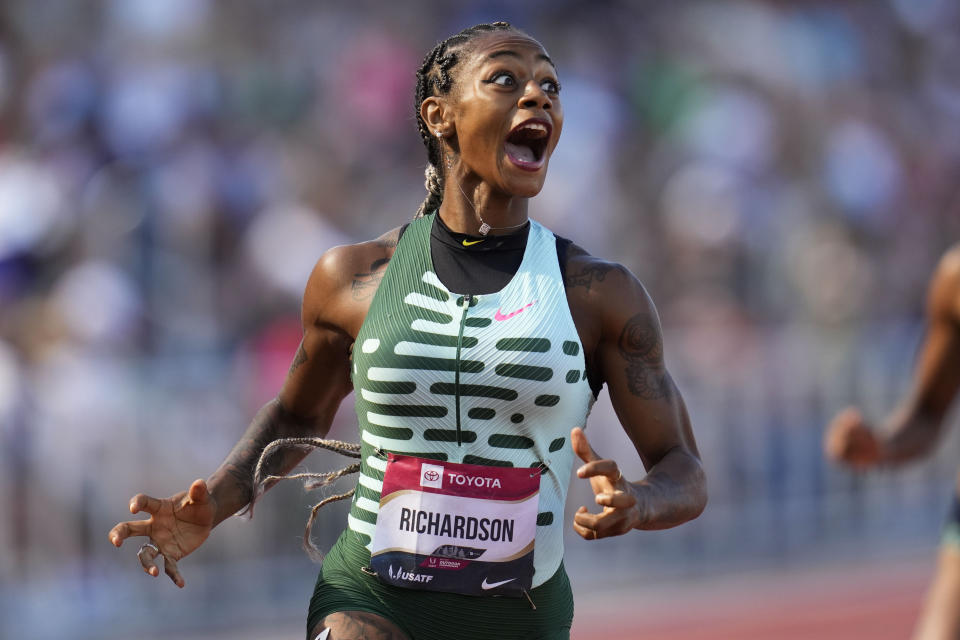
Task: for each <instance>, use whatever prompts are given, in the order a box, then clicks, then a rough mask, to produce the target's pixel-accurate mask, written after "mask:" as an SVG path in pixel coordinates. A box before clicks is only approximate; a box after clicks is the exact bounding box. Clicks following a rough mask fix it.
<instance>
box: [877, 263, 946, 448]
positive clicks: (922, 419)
mask: <svg viewBox="0 0 960 640" xmlns="http://www.w3.org/2000/svg"><path fill="white" fill-rule="evenodd" d="M926 318H927V334H926V337H925V338H924V341H923V345H922V346H921V350H920V358H919V361H918V363H917V368H916V370H915V372H914V376H913V382H912V387H911V390H910V392H909V393H908V394H907V396H906V397H905V398H904V399H903V401H902V402H901V403H900V404H899V406H898V407H897V408H896V409H895V410H894V412H893V413H892V414H891V415H890V417H889V418H888V419H887V420H886V422H885V423H884V425H883V426H882V427H881V428H880V433H879V434H878V436H879V437H878V441H879V442H878V444H879V454H880V462H887V463H900V462H905V461H908V460H911V459H914V458H918V457H921V456H923V455H925V454H926V453H928V452H929V451H930V450H931V449H932V448H933V446H934V445H935V444H936V442H937V439H938V437H939V436H940V433H941V432H942V428H943V424H944V418H945V417H946V414H947V411H948V410H949V409H950V406H951V404H952V401H953V399H954V398H955V397H956V395H957V389H958V388H960V247H957V248H954V249H953V250H952V251H950V252H948V253H947V254H946V255H945V256H944V257H943V259H942V260H941V261H940V264H939V266H938V267H937V270H936V272H935V273H934V275H933V278H932V279H931V283H930V291H929V294H928V298H927V311H926Z"/></svg>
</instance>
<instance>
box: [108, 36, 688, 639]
mask: <svg viewBox="0 0 960 640" xmlns="http://www.w3.org/2000/svg"><path fill="white" fill-rule="evenodd" d="M416 107H417V109H416V116H417V123H418V126H419V130H420V136H421V137H422V139H423V142H424V144H425V145H426V148H427V158H428V160H429V166H428V167H427V188H428V190H429V195H428V197H427V199H426V201H425V202H424V204H423V206H422V207H421V210H420V212H419V213H418V215H417V216H416V217H415V219H414V220H413V221H412V222H411V223H409V224H407V225H404V226H403V227H401V228H398V229H394V230H393V231H390V232H388V233H386V234H384V235H383V236H381V237H380V238H378V239H376V240H373V241H370V242H363V243H360V244H356V245H351V246H342V247H336V248H334V249H331V250H330V251H328V252H326V253H325V254H324V255H323V256H321V257H320V259H319V261H318V262H317V265H316V267H315V269H314V271H313V273H312V275H311V276H310V279H309V282H308V283H307V286H306V291H305V293H304V299H303V308H302V320H303V328H304V337H303V342H302V343H301V345H300V347H299V349H298V351H297V353H296V356H295V357H294V359H293V364H292V366H291V367H290V372H289V374H288V375H287V379H286V381H285V382H284V384H283V387H282V388H281V390H280V393H279V395H278V397H277V398H276V400H274V401H272V402H270V403H268V404H267V405H266V406H264V407H263V408H262V409H261V410H260V412H259V413H258V414H257V416H256V417H255V418H254V420H253V422H252V424H251V425H250V427H249V428H248V430H247V432H246V433H245V434H244V436H243V437H242V438H241V440H240V442H239V443H238V444H237V445H236V446H235V447H234V449H233V451H231V452H230V454H229V455H228V457H227V459H226V461H225V462H224V463H223V465H222V466H221V467H220V468H219V469H217V471H216V472H214V474H213V475H212V476H210V478H208V479H207V480H206V481H203V480H196V481H195V482H194V483H193V484H192V485H191V486H190V488H189V489H188V490H187V491H185V492H183V493H179V494H177V495H174V496H171V497H170V498H168V499H165V500H160V499H156V498H151V497H148V496H146V495H143V494H140V495H137V496H135V497H134V498H133V499H132V501H131V503H130V511H131V512H132V513H138V512H140V511H146V512H147V513H148V514H150V518H149V519H147V520H139V521H130V522H122V523H120V524H118V525H117V526H116V527H114V528H113V529H112V530H111V531H110V533H109V537H110V540H111V541H112V542H113V544H114V545H116V546H120V544H121V543H122V542H123V540H125V539H126V538H128V537H130V536H149V538H150V541H149V542H148V543H146V544H145V545H144V546H142V547H141V550H140V552H139V553H138V556H139V559H140V563H141V564H142V566H143V569H144V571H146V572H147V573H148V574H150V575H152V576H157V575H159V570H158V568H157V564H156V561H157V557H158V556H163V559H164V570H165V572H166V573H167V575H168V576H170V578H171V579H172V580H173V581H174V582H175V583H176V584H177V585H178V586H181V587H182V586H183V578H182V577H181V575H180V571H179V569H178V567H177V562H178V561H179V560H180V559H181V558H183V557H184V556H186V555H187V554H189V553H190V552H192V551H193V550H194V549H196V548H197V547H198V546H199V545H200V544H201V543H202V542H203V541H204V540H205V539H206V538H207V536H208V535H209V534H210V530H211V529H212V528H213V527H214V526H216V525H217V524H219V523H220V522H221V521H223V520H224V519H225V518H227V517H228V516H230V515H231V514H234V513H236V512H237V511H238V510H239V509H241V508H243V507H245V506H246V505H248V504H249V503H250V501H251V500H252V498H253V495H254V485H253V482H252V476H253V473H252V472H253V469H254V466H255V464H256V463H257V461H258V459H259V457H260V455H261V452H263V450H264V448H265V447H266V446H267V445H268V444H269V443H271V442H272V441H274V440H277V439H282V438H298V437H314V438H322V437H323V436H325V435H326V433H327V431H328V429H329V427H330V424H331V420H332V418H333V415H334V413H335V411H336V410H337V407H338V405H339V404H340V402H341V401H342V400H343V398H344V397H345V396H346V395H347V394H348V393H349V392H350V391H351V390H354V391H355V392H356V409H357V416H358V418H359V426H360V436H361V445H360V446H359V447H357V449H358V453H359V458H360V463H359V466H360V469H359V471H360V477H359V483H358V485H357V487H356V493H355V494H354V495H353V502H352V506H351V511H350V515H349V518H348V523H347V524H348V526H347V529H346V530H345V531H344V532H343V534H342V535H341V536H340V538H339V540H338V541H337V542H336V544H335V545H334V547H333V548H332V549H331V550H330V552H329V553H328V554H327V556H326V558H325V560H324V562H323V567H322V570H321V573H320V577H319V579H318V581H317V586H316V590H315V592H314V596H313V599H312V601H311V604H310V614H309V620H308V627H307V631H308V639H309V640H314V639H316V638H323V639H335V640H346V639H354V640H359V639H372V638H382V639H396V640H400V639H410V640H414V639H417V640H419V639H427V638H438V639H443V640H451V639H458V640H463V639H469V638H496V639H498V640H502V639H504V638H518V639H519V638H522V639H524V640H529V639H531V638H568V637H569V633H570V626H571V621H572V618H573V601H572V597H571V589H570V584H569V582H568V579H567V575H566V573H565V572H564V569H563V563H562V556H563V536H562V527H563V508H564V500H565V496H566V491H567V486H568V484H569V478H570V472H571V465H572V464H573V460H574V455H576V456H577V457H579V458H580V459H581V460H582V461H583V464H582V465H581V466H580V467H579V468H578V469H577V476H578V477H580V478H587V479H589V480H590V484H591V486H592V488H593V491H594V494H595V496H596V500H595V501H596V503H597V504H598V505H600V507H601V509H600V512H599V513H593V512H590V511H588V510H587V508H586V507H580V508H579V509H578V510H577V512H576V513H575V514H574V517H573V523H572V524H573V528H574V530H575V531H576V532H577V533H578V534H580V535H581V536H582V537H583V538H585V539H586V540H589V541H593V540H597V539H600V538H605V537H608V536H617V535H623V534H625V533H627V532H629V531H630V530H632V529H663V528H667V527H673V526H676V525H678V524H680V523H683V522H686V521H688V520H690V519H692V518H695V517H697V515H699V514H700V512H701V511H702V510H703V508H704V506H705V503H706V487H705V478H704V473H703V470H702V467H701V464H700V460H699V454H698V452H697V447H696V444H695V442H694V437H693V433H692V431H691V427H690V421H689V418H688V416H687V412H686V409H685V407H684V403H683V400H682V399H681V397H680V393H679V392H678V391H677V388H676V387H675V386H674V383H673V381H672V379H671V378H670V375H669V374H668V373H667V370H666V368H665V366H664V359H663V344H662V339H661V332H660V323H659V319H658V317H657V313H656V310H655V309H654V305H653V302H652V301H651V300H650V298H649V297H648V295H647V293H646V291H645V290H644V288H643V286H642V285H641V284H640V283H639V282H638V281H637V279H636V278H635V277H634V276H633V275H632V274H631V273H630V272H629V271H628V270H627V269H625V268H624V267H622V266H620V265H617V264H612V263H609V262H606V261H603V260H600V259H598V258H595V257H593V256H590V255H589V254H587V253H586V252H585V251H583V250H582V249H580V248H579V247H577V246H575V245H572V244H571V243H570V242H569V241H566V240H563V239H560V238H557V237H556V236H554V235H553V234H552V233H551V232H550V231H548V230H547V229H545V228H544V227H543V226H541V225H540V224H538V223H537V222H535V221H533V220H530V219H528V217H527V201H528V199H529V198H532V197H533V196H535V195H537V193H539V191H540V189H541V187H542V186H543V182H544V179H545V177H546V171H547V166H548V163H549V160H550V155H551V153H552V152H553V150H554V148H555V147H556V145H557V141H558V139H559V137H560V131H561V127H562V125H563V111H562V109H561V102H560V83H559V81H558V80H557V72H556V69H555V68H554V65H553V63H552V61H551V60H550V57H549V56H548V55H547V53H546V51H545V50H544V48H543V47H542V46H541V45H540V44H539V43H538V42H537V41H536V40H534V39H533V38H531V37H530V36H528V35H526V34H524V33H523V32H521V31H519V30H517V29H515V28H513V27H511V26H510V25H509V24H507V23H503V22H498V23H494V24H485V25H478V26H475V27H471V28H469V29H466V30H464V31H462V32H460V33H458V34H456V35H454V36H452V37H450V38H448V39H447V40H444V41H443V42H441V43H439V44H438V45H437V46H436V47H435V48H434V49H433V50H432V51H431V52H430V53H429V54H428V55H427V57H426V58H425V59H424V62H423V65H422V66H421V68H420V69H419V71H418V72H417V88H416ZM581 213H582V215H589V212H581ZM603 384H606V385H607V387H608V389H609V393H610V398H611V400H612V403H613V406H614V408H615V410H616V413H617V415H618V417H619V419H620V422H621V424H622V425H623V428H624V429H625V430H626V433H627V434H628V435H629V437H630V439H631V440H632V441H633V443H634V445H635V447H636V450H637V452H638V453H639V455H640V457H641V459H642V460H643V463H644V465H645V466H646V469H647V471H648V473H647V475H646V477H644V478H643V479H641V480H638V481H636V482H631V481H629V480H627V478H624V477H623V474H622V473H621V472H620V470H619V469H618V466H617V463H616V462H615V461H614V460H611V459H605V458H601V457H600V456H599V455H598V454H597V453H596V452H595V451H594V450H593V449H592V448H591V447H590V444H589V443H588V442H587V438H586V436H585V435H584V432H583V431H582V430H581V429H580V428H579V426H582V425H584V424H585V421H586V417H587V413H588V412H589V410H590V407H591V405H592V402H593V400H594V398H595V396H596V394H597V393H598V392H599V389H600V387H601V385H603ZM568 438H569V441H568ZM346 446H347V447H348V448H347V449H346V450H345V451H346V452H347V453H350V450H349V445H346ZM303 455H304V454H303V452H302V451H299V452H296V451H295V452H290V453H285V454H283V455H279V456H276V460H275V462H274V463H273V464H272V467H271V469H270V473H272V474H275V475H282V474H285V473H287V472H289V471H290V470H291V469H292V468H293V467H294V466H295V465H296V464H297V463H298V462H299V461H300V460H301V459H302V457H303ZM355 455H356V454H355ZM270 459H271V460H274V458H270Z"/></svg>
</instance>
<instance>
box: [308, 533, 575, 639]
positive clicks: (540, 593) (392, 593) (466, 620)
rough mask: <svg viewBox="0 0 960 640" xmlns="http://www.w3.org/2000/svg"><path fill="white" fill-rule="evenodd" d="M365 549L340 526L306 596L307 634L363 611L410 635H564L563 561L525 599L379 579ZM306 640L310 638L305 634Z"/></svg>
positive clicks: (569, 597) (569, 606)
mask: <svg viewBox="0 0 960 640" xmlns="http://www.w3.org/2000/svg"><path fill="white" fill-rule="evenodd" d="M369 559H370V553H369V552H368V551H367V550H366V548H364V546H363V541H362V540H361V539H360V537H359V536H358V535H357V534H356V533H354V532H352V531H350V530H347V531H344V532H343V534H342V535H341V536H340V539H339V540H337V543H336V544H335V545H334V546H333V548H332V549H331V550H330V553H328V554H327V556H326V558H324V561H323V568H322V569H321V571H320V576H319V577H318V578H317V586H316V588H315V589H314V592H313V598H312V599H311V600H310V614H309V616H308V618H307V633H308V634H309V633H310V631H311V630H312V629H313V627H314V626H315V625H316V624H317V623H318V622H320V620H322V619H323V617H324V616H326V615H328V614H330V613H335V612H337V611H366V612H369V613H375V614H378V615H381V616H383V617H384V618H387V619H388V620H390V621H391V622H393V623H394V624H396V625H397V626H399V627H400V628H401V629H403V631H404V632H405V633H406V634H407V636H408V637H409V638H410V640H568V639H569V638H570V625H571V624H572V622H573V592H572V591H571V589H570V581H569V580H568V578H567V573H566V571H564V568H563V564H561V565H560V568H559V569H558V570H557V572H556V573H555V574H554V575H553V577H551V578H550V579H549V580H547V581H546V582H545V583H543V584H542V585H540V586H539V587H537V588H536V589H533V590H532V591H531V592H530V599H531V600H533V603H534V604H536V606H537V608H536V609H534V608H533V607H532V606H531V605H530V602H529V601H528V600H527V599H526V598H504V597H496V596H491V597H482V596H464V595H459V594H453V593H439V592H435V591H417V590H413V589H403V588H401V587H393V586H389V585H385V584H381V583H380V581H378V580H377V579H376V578H375V577H373V576H370V575H367V574H365V573H363V572H362V571H361V570H360V568H361V567H365V566H367V564H368V562H369ZM307 640H313V639H312V638H309V637H308V639H307Z"/></svg>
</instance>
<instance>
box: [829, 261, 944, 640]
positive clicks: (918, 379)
mask: <svg viewBox="0 0 960 640" xmlns="http://www.w3.org/2000/svg"><path fill="white" fill-rule="evenodd" d="M913 378H914V379H913V388H912V389H911V391H910V393H909V394H907V396H906V397H905V398H904V399H903V401H902V402H901V403H900V406H899V407H898V408H897V409H896V410H895V411H894V412H893V413H892V414H891V415H890V417H889V418H888V419H887V420H886V421H885V422H884V423H883V426H882V428H881V429H880V430H877V431H874V430H873V429H871V428H870V426H869V425H868V424H867V422H866V420H865V419H864V418H863V415H862V414H861V413H860V411H858V410H857V409H855V408H852V407H850V408H847V409H844V410H843V411H841V412H840V413H839V414H837V416H836V417H835V418H834V419H833V421H832V422H831V423H830V426H829V428H828V429H827V432H826V436H825V439H824V447H825V449H826V453H827V456H828V457H829V458H831V459H833V460H837V461H840V462H843V463H846V464H849V465H850V466H852V467H855V468H861V469H866V468H870V467H876V466H879V465H885V464H902V463H904V462H908V461H911V460H917V459H919V458H922V457H923V456H925V455H927V454H928V453H930V452H931V451H932V450H933V449H934V448H935V445H936V443H937V440H938V438H939V436H940V434H941V432H942V431H943V425H944V422H946V417H947V412H948V411H949V409H950V406H951V404H952V403H953V400H954V398H955V397H956V395H957V390H958V389H960V245H956V246H954V247H953V248H952V249H951V250H950V251H948V252H947V253H946V254H945V255H944V256H943V258H942V259H941V260H940V264H939V266H938V267H937V269H936V271H935V272H934V274H933V276H932V277H931V279H930V291H929V295H928V299H927V335H926V338H925V339H924V342H923V346H922V347H921V351H920V360H919V363H918V366H917V368H916V371H915V372H914V376H913ZM956 491H957V495H956V496H955V497H954V503H953V507H952V509H951V510H950V517H949V519H948V521H947V525H946V528H945V530H944V533H943V544H942V545H941V548H940V558H939V562H938V563H937V576H936V578H935V579H934V582H933V587H932V588H931V589H930V592H929V593H928V594H927V601H926V603H925V605H924V608H923V613H922V614H921V616H920V621H919V623H918V624H917V629H916V632H915V634H914V639H915V640H956V639H957V638H960V606H958V604H960V476H958V478H957V489H956Z"/></svg>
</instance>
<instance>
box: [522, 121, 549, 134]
mask: <svg viewBox="0 0 960 640" xmlns="http://www.w3.org/2000/svg"><path fill="white" fill-rule="evenodd" d="M524 130H529V131H540V132H543V133H546V132H547V128H546V127H545V126H543V125H542V124H540V123H539V122H531V123H530V124H525V125H523V126H522V127H520V129H519V131H524Z"/></svg>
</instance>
